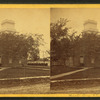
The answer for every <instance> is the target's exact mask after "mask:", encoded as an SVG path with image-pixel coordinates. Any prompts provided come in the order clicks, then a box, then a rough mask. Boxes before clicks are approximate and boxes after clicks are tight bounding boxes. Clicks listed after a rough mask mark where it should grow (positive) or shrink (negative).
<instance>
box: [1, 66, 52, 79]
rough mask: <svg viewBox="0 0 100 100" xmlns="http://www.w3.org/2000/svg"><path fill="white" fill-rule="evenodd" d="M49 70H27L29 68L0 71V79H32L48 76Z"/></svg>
mask: <svg viewBox="0 0 100 100" xmlns="http://www.w3.org/2000/svg"><path fill="white" fill-rule="evenodd" d="M49 75H50V73H49V70H42V68H41V69H32V68H31V69H29V68H22V67H18V68H8V69H5V70H2V71H0V79H3V78H20V77H34V76H49Z"/></svg>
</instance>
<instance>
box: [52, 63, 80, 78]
mask: <svg viewBox="0 0 100 100" xmlns="http://www.w3.org/2000/svg"><path fill="white" fill-rule="evenodd" d="M79 69H82V67H68V66H62V65H61V66H51V76H53V75H58V74H62V73H67V72H70V71H75V70H79Z"/></svg>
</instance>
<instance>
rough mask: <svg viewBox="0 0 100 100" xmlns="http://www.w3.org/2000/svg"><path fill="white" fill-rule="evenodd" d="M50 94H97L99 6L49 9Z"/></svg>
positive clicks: (99, 77)
mask: <svg viewBox="0 0 100 100" xmlns="http://www.w3.org/2000/svg"><path fill="white" fill-rule="evenodd" d="M50 16H51V17H50V18H51V20H50V38H51V42H50V45H51V67H50V68H51V76H50V89H51V91H52V93H63V94H64V93H66V94H99V93H100V8H51V10H50Z"/></svg>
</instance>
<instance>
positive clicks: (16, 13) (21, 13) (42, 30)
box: [0, 8, 50, 57]
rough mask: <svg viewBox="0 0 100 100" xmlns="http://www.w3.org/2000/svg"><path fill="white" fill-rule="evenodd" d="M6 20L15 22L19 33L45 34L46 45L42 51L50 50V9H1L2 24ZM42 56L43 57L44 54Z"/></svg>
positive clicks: (0, 20) (0, 19) (41, 48)
mask: <svg viewBox="0 0 100 100" xmlns="http://www.w3.org/2000/svg"><path fill="white" fill-rule="evenodd" d="M5 19H9V20H14V21H15V23H16V24H15V28H16V31H18V32H21V33H33V34H34V33H39V34H43V35H44V37H43V38H44V41H45V42H46V44H45V45H44V46H43V47H42V46H41V47H40V50H41V51H46V50H50V9H49V8H0V23H1V22H2V21H3V20H5ZM0 29H1V25H0ZM40 56H41V57H42V56H43V53H42V52H41V54H40Z"/></svg>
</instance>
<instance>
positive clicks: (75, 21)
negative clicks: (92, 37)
mask: <svg viewBox="0 0 100 100" xmlns="http://www.w3.org/2000/svg"><path fill="white" fill-rule="evenodd" d="M60 18H66V19H68V20H70V21H69V22H68V24H67V26H68V27H72V29H71V30H75V31H77V35H78V34H80V33H81V32H82V31H83V29H84V26H83V24H84V22H85V21H86V20H88V19H90V20H95V21H97V29H98V31H100V8H52V9H51V22H56V21H57V20H59V19H60Z"/></svg>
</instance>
